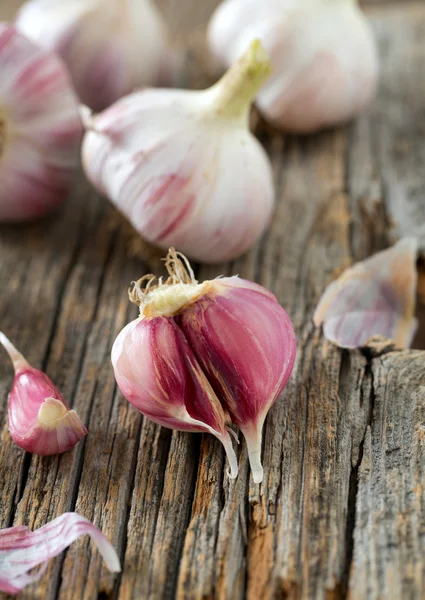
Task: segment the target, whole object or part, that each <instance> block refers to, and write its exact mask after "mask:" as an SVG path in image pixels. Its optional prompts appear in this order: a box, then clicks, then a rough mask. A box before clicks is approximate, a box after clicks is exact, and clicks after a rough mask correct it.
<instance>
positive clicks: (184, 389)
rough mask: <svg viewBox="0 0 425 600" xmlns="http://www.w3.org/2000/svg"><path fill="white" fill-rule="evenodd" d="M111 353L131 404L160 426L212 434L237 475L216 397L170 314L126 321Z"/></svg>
mask: <svg viewBox="0 0 425 600" xmlns="http://www.w3.org/2000/svg"><path fill="white" fill-rule="evenodd" d="M111 358H112V364H113V367H114V372H115V378H116V380H117V383H118V386H119V388H120V390H121V392H122V393H123V395H124V396H125V397H126V398H127V400H128V401H129V402H130V403H131V404H133V406H135V407H136V408H137V409H138V410H140V412H142V413H143V414H144V415H145V416H146V417H148V418H149V419H151V420H152V421H154V422H155V423H158V424H160V425H163V426H164V427H168V428H170V429H178V430H181V431H192V432H208V433H212V434H213V435H215V436H216V437H217V438H218V439H219V440H220V441H221V442H222V444H223V446H224V448H225V450H226V454H227V457H228V460H229V464H230V469H231V477H232V478H235V477H236V476H237V473H238V467H237V460H236V455H235V453H234V450H233V446H232V442H231V439H230V436H229V433H228V431H227V429H226V426H225V417H224V413H223V410H222V408H221V405H220V402H219V401H218V399H217V397H216V395H215V393H214V391H213V389H212V387H211V385H210V384H209V382H208V380H207V379H206V377H205V375H204V373H203V372H202V370H201V368H200V366H199V364H198V362H197V360H196V358H195V356H194V355H193V352H192V351H191V349H190V347H189V345H188V343H187V341H186V339H185V337H184V335H183V333H182V332H181V331H180V330H179V328H178V327H177V325H176V323H175V322H174V320H173V318H172V317H168V318H167V317H163V316H156V317H148V318H141V317H140V318H138V319H136V320H135V321H133V322H131V323H129V324H128V325H127V326H126V327H125V328H124V329H123V330H122V331H121V333H120V334H119V335H118V337H117V339H116V341H115V343H114V345H113V348H112V355H111Z"/></svg>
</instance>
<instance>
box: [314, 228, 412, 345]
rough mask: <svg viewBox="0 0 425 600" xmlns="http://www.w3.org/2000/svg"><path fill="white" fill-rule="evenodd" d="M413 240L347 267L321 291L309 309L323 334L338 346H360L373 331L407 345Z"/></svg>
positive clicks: (375, 333) (398, 244)
mask: <svg viewBox="0 0 425 600" xmlns="http://www.w3.org/2000/svg"><path fill="white" fill-rule="evenodd" d="M417 247H418V244H417V240H416V239H415V238H404V239H402V240H400V241H399V242H397V244H395V245H394V246H392V247H391V248H388V249H387V250H384V251H382V252H378V253H377V254H375V255H373V256H371V257H370V258H368V259H366V260H364V261H363V262H359V263H357V264H355V265H354V266H353V267H351V268H349V269H347V270H346V271H345V272H344V273H343V274H342V275H341V277H339V278H338V279H337V280H336V281H334V282H332V283H331V284H330V285H329V286H328V287H327V289H326V290H325V292H324V294H323V296H322V298H321V300H320V302H319V305H318V306H317V309H316V311H315V313H314V317H313V320H314V324H315V325H316V326H320V325H323V328H324V334H325V337H326V338H327V339H328V340H330V341H331V342H333V343H335V344H337V345H338V346H341V347H343V348H357V347H360V346H364V345H365V344H366V342H367V341H368V340H369V339H370V338H371V337H373V336H375V335H382V336H384V337H386V338H389V339H392V340H394V342H395V343H396V344H398V345H399V346H401V347H403V348H408V347H409V346H410V344H411V343H412V340H413V338H414V335H415V332H416V329H417V320H416V319H415V317H414V314H415V303H416V288H417V281H418V275H417V270H416V258H417Z"/></svg>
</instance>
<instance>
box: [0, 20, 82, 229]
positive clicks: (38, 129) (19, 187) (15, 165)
mask: <svg viewBox="0 0 425 600" xmlns="http://www.w3.org/2000/svg"><path fill="white" fill-rule="evenodd" d="M0 69H1V72H2V78H1V81H0V180H1V182H2V186H1V190H0V222H1V221H19V220H25V219H32V218H35V217H40V216H43V215H44V214H46V213H48V212H50V211H51V210H53V209H54V208H55V207H56V206H57V205H58V204H59V203H60V202H62V201H63V199H64V197H65V195H66V193H67V192H68V190H69V187H70V185H71V182H72V178H73V175H74V173H75V170H76V167H77V162H78V148H79V145H80V141H81V137H82V124H81V120H80V117H79V113H78V103H77V98H76V96H75V94H74V92H73V90H72V87H71V83H70V81H69V78H68V74H67V71H66V68H65V66H64V65H63V63H62V61H61V60H60V59H59V58H58V57H57V56H55V55H54V54H53V53H50V52H46V51H43V50H40V49H39V48H38V47H37V46H35V45H34V44H33V43H32V42H30V41H29V40H27V39H26V38H24V37H23V36H22V35H21V34H19V33H18V32H17V31H16V30H15V29H14V28H13V27H12V26H11V25H8V24H6V23H0Z"/></svg>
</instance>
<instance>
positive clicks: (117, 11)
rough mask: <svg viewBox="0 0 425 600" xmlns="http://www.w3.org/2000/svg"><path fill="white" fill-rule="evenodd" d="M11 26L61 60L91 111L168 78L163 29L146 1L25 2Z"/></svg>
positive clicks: (168, 58) (169, 66) (170, 70)
mask: <svg viewBox="0 0 425 600" xmlns="http://www.w3.org/2000/svg"><path fill="white" fill-rule="evenodd" d="M16 26H17V27H18V29H19V30H20V31H22V32H23V33H24V34H25V35H27V36H28V37H29V38H30V39H32V40H33V41H34V42H36V43H37V44H39V45H41V46H42V47H44V48H48V49H49V50H53V51H55V52H57V53H58V54H59V55H60V56H61V57H62V59H63V60H64V61H65V63H66V65H67V67H68V69H69V71H70V73H71V77H72V81H73V84H74V87H75V89H76V91H77V94H78V95H79V97H80V99H81V101H82V102H84V103H85V104H87V105H88V106H90V107H91V108H92V109H93V110H96V111H99V110H103V109H104V108H106V107H108V106H110V105H111V104H112V103H113V102H115V101H116V100H118V99H119V98H120V97H121V96H123V95H125V94H128V93H130V92H131V91H132V90H133V89H135V88H137V87H142V86H146V85H157V84H158V83H159V82H160V81H161V80H164V76H165V78H166V79H167V78H169V79H172V78H173V71H174V69H173V64H172V61H173V55H172V54H171V52H170V50H169V49H168V40H167V31H166V27H165V24H164V22H163V19H162V17H161V15H160V14H159V12H158V10H157V8H156V6H155V5H154V4H153V3H152V2H151V0H138V1H137V2H134V1H133V0H124V1H122V0H107V1H106V2H105V1H104V0H86V1H81V0H61V2H59V3H58V2H52V1H51V0H30V1H29V2H27V3H26V4H24V5H23V7H22V8H21V10H20V12H19V14H18V16H17V20H16Z"/></svg>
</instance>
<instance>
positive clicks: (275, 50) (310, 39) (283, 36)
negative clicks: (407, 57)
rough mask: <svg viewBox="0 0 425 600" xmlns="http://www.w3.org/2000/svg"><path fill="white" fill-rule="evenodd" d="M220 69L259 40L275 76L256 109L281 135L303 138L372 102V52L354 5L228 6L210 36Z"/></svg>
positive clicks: (235, 2)
mask: <svg viewBox="0 0 425 600" xmlns="http://www.w3.org/2000/svg"><path fill="white" fill-rule="evenodd" d="M208 38H209V45H210V48H211V51H212V52H213V54H214V55H215V57H216V58H217V59H218V60H219V61H220V62H221V63H222V64H224V65H226V66H227V65H229V64H231V63H232V62H233V61H234V60H236V59H237V57H238V56H240V55H241V54H242V52H244V50H245V49H246V48H247V46H248V45H249V43H250V42H251V40H252V39H253V38H259V39H260V40H261V42H262V43H263V45H264V47H265V49H266V51H267V52H268V54H269V56H270V58H271V61H272V64H273V74H272V77H270V79H269V80H268V81H267V83H266V85H265V86H264V87H263V88H262V89H261V91H260V93H259V94H258V97H257V105H258V107H259V109H260V110H261V111H262V113H263V114H264V116H265V117H266V118H267V119H268V120H269V121H271V122H272V123H273V124H275V125H276V126H278V127H280V128H282V129H283V130H285V131H292V132H299V133H308V132H312V131H316V130H318V129H321V128H323V127H327V126H330V125H334V124H337V123H340V122H343V121H345V120H347V119H350V118H352V117H353V116H355V115H356V114H357V113H358V112H359V111H360V110H361V109H362V108H363V107H364V106H365V105H366V104H367V103H368V102H369V101H370V100H371V98H372V97H373V96H374V94H375V91H376V86H377V78H378V59H377V52H376V47H375V43H374V39H373V35H372V32H371V30H370V28H369V24H368V22H367V20H366V18H365V16H364V15H363V13H362V12H361V10H360V8H359V7H358V6H357V1H356V0H226V1H225V2H223V3H222V4H221V5H220V6H219V7H218V9H217V11H216V12H215V14H214V15H213V17H212V20H211V22H210V25H209V30H208Z"/></svg>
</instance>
